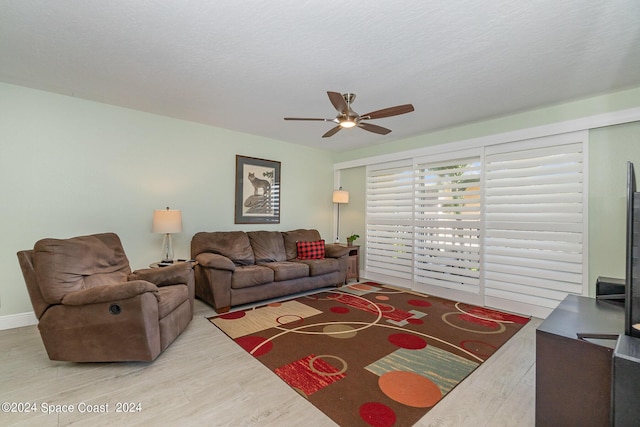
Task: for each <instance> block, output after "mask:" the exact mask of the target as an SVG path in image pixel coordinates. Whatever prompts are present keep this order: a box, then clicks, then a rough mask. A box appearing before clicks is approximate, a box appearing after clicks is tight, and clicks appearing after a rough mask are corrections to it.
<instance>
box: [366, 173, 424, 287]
mask: <svg viewBox="0 0 640 427" xmlns="http://www.w3.org/2000/svg"><path fill="white" fill-rule="evenodd" d="M413 177H414V175H413V166H412V163H411V162H410V161H405V162H394V163H387V164H383V165H374V166H369V167H367V190H366V191H367V197H366V199H367V220H366V222H367V224H366V232H367V236H366V242H367V250H366V255H365V268H366V271H367V277H368V278H370V279H373V280H382V281H385V280H387V281H388V280H391V281H392V283H396V284H398V285H404V286H411V279H412V263H413V185H414V178H413Z"/></svg>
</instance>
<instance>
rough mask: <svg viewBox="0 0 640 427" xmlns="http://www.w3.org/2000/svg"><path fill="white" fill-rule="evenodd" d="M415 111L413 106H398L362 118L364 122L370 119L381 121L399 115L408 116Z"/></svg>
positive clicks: (373, 112) (364, 115)
mask: <svg viewBox="0 0 640 427" xmlns="http://www.w3.org/2000/svg"><path fill="white" fill-rule="evenodd" d="M412 111H413V105H411V104H404V105H396V106H395V107H389V108H384V109H382V110H377V111H372V112H370V113H368V114H363V115H362V116H360V118H361V119H363V120H369V119H381V118H383V117H391V116H397V115H399V114H406V113H410V112H412Z"/></svg>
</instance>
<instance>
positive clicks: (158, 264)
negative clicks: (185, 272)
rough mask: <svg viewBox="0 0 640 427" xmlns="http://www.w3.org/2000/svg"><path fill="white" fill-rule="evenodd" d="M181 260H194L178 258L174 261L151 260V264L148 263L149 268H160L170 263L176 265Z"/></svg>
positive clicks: (181, 261)
mask: <svg viewBox="0 0 640 427" xmlns="http://www.w3.org/2000/svg"><path fill="white" fill-rule="evenodd" d="M183 262H194V261H193V260H186V259H179V260H177V261H174V262H162V261H158V262H152V263H151V264H149V268H160V267H168V266H170V265H176V264H180V263H183Z"/></svg>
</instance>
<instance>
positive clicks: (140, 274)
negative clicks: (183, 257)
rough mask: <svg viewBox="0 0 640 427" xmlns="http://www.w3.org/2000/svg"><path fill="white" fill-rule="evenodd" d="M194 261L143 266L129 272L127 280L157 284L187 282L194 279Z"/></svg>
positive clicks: (166, 284) (167, 284)
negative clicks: (159, 266) (161, 265)
mask: <svg viewBox="0 0 640 427" xmlns="http://www.w3.org/2000/svg"><path fill="white" fill-rule="evenodd" d="M192 275H193V263H192V262H179V263H176V264H173V265H168V266H166V267H161V268H143V269H141V270H136V271H134V272H133V273H131V274H129V276H128V278H127V280H129V281H133V280H146V281H147V282H151V283H153V284H154V285H156V286H169V285H177V284H183V283H184V284H187V283H189V281H191V280H192Z"/></svg>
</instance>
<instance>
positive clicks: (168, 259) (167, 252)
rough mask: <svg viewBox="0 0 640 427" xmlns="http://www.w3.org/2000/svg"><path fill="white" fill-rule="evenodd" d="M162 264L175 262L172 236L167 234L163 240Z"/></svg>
mask: <svg viewBox="0 0 640 427" xmlns="http://www.w3.org/2000/svg"><path fill="white" fill-rule="evenodd" d="M162 262H163V263H172V262H173V245H172V243H171V234H169V233H166V234H165V235H164V238H163V239H162Z"/></svg>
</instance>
